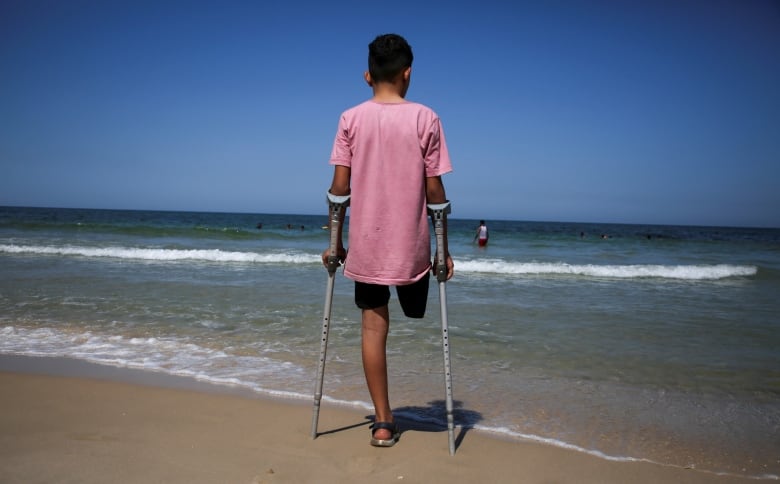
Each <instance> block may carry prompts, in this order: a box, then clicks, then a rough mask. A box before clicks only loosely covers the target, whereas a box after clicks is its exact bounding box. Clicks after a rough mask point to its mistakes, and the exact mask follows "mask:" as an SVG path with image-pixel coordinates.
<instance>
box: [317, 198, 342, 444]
mask: <svg viewBox="0 0 780 484" xmlns="http://www.w3.org/2000/svg"><path fill="white" fill-rule="evenodd" d="M347 205H349V195H343V196H338V195H333V194H331V193H330V192H328V220H329V225H330V247H329V252H328V265H327V268H328V285H327V288H326V289H325V309H324V311H323V316H322V334H321V337H322V340H321V341H320V361H319V364H318V367H317V383H316V385H315V387H314V409H313V412H312V417H311V438H312V439H316V438H317V422H318V421H319V419H320V400H321V399H322V381H323V379H324V378H325V356H326V353H327V351H328V331H329V329H330V308H331V303H332V302H333V285H334V281H335V280H336V269H338V267H339V255H338V240H339V233H340V230H341V222H342V221H341V216H342V214H343V210H344V209H345V208H346V207H347Z"/></svg>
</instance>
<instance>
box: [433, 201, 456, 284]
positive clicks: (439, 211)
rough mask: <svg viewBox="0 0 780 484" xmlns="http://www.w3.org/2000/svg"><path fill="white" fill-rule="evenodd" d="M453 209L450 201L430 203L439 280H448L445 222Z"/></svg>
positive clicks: (437, 278)
mask: <svg viewBox="0 0 780 484" xmlns="http://www.w3.org/2000/svg"><path fill="white" fill-rule="evenodd" d="M451 211H452V206H451V204H450V202H449V200H448V201H446V202H444V203H429V204H428V215H430V216H431V220H432V221H433V231H434V233H435V234H436V267H435V269H434V272H435V273H436V280H437V281H439V282H446V281H447V254H446V253H445V250H444V223H445V221H446V220H447V214H448V213H450V212H451Z"/></svg>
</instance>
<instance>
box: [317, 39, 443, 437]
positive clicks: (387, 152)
mask: <svg viewBox="0 0 780 484" xmlns="http://www.w3.org/2000/svg"><path fill="white" fill-rule="evenodd" d="M412 59H413V55H412V49H411V47H410V46H409V44H408V43H407V42H406V40H404V38H403V37H401V36H399V35H395V34H386V35H380V36H379V37H377V38H376V39H374V41H373V42H371V44H369V46H368V71H367V72H366V73H365V74H364V77H365V79H366V82H367V83H368V85H369V86H371V89H372V90H373V97H372V98H371V100H369V101H365V102H363V103H362V104H359V105H358V106H355V107H353V108H351V109H348V110H347V111H345V112H344V113H343V114H342V115H341V118H340V120H339V127H338V131H337V133H336V139H335V141H334V143H333V152H332V153H331V158H330V164H331V165H334V172H333V182H332V184H331V187H330V193H331V194H333V195H347V194H350V195H351V198H350V219H349V257H347V253H346V251H345V250H344V247H343V245H342V242H341V231H342V227H341V226H339V227H338V231H339V237H338V254H339V258H340V259H341V260H344V261H345V267H344V274H345V275H346V276H347V277H348V278H350V279H353V280H354V281H355V304H356V305H357V306H358V307H359V308H360V309H361V310H362V356H363V370H364V372H365V376H366V384H367V386H368V391H369V394H370V395H371V400H372V402H373V404H374V412H375V418H374V424H373V425H372V426H371V441H370V442H371V445H374V446H378V447H391V446H392V445H394V444H395V443H396V441H397V440H398V437H399V436H400V433H399V431H398V427H397V426H396V425H395V423H394V421H393V413H392V411H391V409H390V401H389V395H388V388H387V359H386V350H385V345H386V342H387V333H388V328H389V324H390V315H389V311H388V301H389V300H390V290H389V286H396V292H397V294H398V299H399V302H400V303H401V307H402V309H403V311H404V314H406V316H407V317H410V318H422V317H423V315H424V314H425V306H426V302H427V298H428V280H429V277H430V276H429V274H430V271H431V268H432V267H431V242H430V234H429V229H428V218H427V211H426V204H427V203H445V202H446V201H447V197H446V195H445V191H444V185H443V184H442V181H441V175H443V174H445V173H448V172H450V171H452V165H451V162H450V158H449V154H448V151H447V145H446V144H445V142H444V133H443V132H442V129H441V122H440V121H439V118H438V116H437V115H436V113H434V112H433V111H432V110H431V109H430V108H428V107H426V106H423V105H421V104H417V103H412V102H409V101H406V100H405V99H404V97H405V96H406V91H407V89H408V88H409V81H410V76H411V71H412ZM341 220H342V221H343V220H344V218H343V217H341ZM444 253H445V254H446V265H447V279H449V278H451V277H452V274H453V262H452V258H451V257H450V256H449V251H448V250H447V238H446V233H445V237H444ZM327 254H328V250H326V251H325V252H324V253H323V256H322V258H323V263H326V264H327Z"/></svg>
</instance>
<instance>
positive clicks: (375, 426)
mask: <svg viewBox="0 0 780 484" xmlns="http://www.w3.org/2000/svg"><path fill="white" fill-rule="evenodd" d="M379 429H385V430H389V431H390V432H391V433H393V434H395V433H396V432H398V426H397V425H396V424H395V422H374V423H372V424H371V431H372V432H374V431H376V430H379Z"/></svg>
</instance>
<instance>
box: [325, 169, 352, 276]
mask: <svg viewBox="0 0 780 484" xmlns="http://www.w3.org/2000/svg"><path fill="white" fill-rule="evenodd" d="M351 173H352V172H351V170H350V168H349V167H348V166H343V165H336V167H335V169H334V170H333V181H332V182H331V184H330V190H328V191H329V192H330V193H331V194H332V195H338V196H342V195H349V192H350V189H349V181H350V176H351ZM346 213H347V207H346V206H342V207H341V213H340V214H339V226H338V227H337V228H336V230H337V231H338V232H337V234H338V238H337V241H336V252H337V254H338V257H339V261H341V262H343V261H344V259H346V258H347V251H346V250H344V240H343V237H342V235H343V228H344V216H345V215H346ZM330 224H331V220H330V217H328V230H330V228H331V227H330ZM329 253H330V248H328V249H325V251H324V252H323V253H322V263H323V264H325V265H326V266H327V265H328V255H329Z"/></svg>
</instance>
